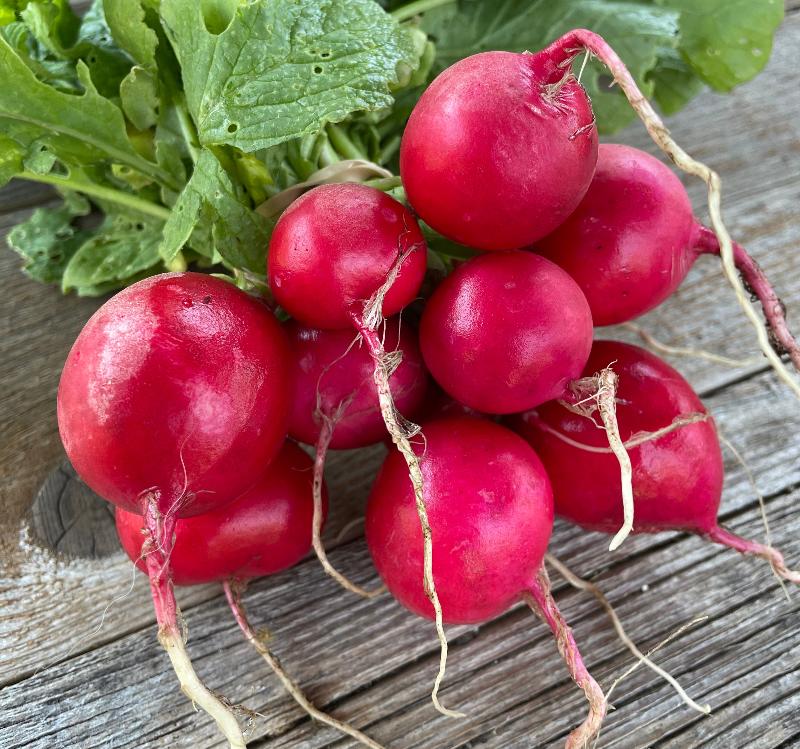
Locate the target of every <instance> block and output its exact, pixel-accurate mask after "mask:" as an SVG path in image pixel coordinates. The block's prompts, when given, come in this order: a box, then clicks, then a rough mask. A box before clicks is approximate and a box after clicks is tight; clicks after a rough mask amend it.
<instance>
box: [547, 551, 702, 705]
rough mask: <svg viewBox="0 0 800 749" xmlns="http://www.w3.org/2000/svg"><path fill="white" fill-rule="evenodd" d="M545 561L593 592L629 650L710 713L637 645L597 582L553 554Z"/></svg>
mask: <svg viewBox="0 0 800 749" xmlns="http://www.w3.org/2000/svg"><path fill="white" fill-rule="evenodd" d="M544 558H545V561H546V562H547V563H548V564H549V565H550V566H551V567H553V568H555V569H556V571H557V572H558V574H559V575H561V577H563V578H564V579H565V580H566V581H567V582H568V583H569V584H570V585H571V586H572V587H573V588H577V589H578V590H584V591H587V592H588V593H591V594H592V595H593V596H594V597H595V598H596V599H597V602H598V603H599V604H600V605H601V606H602V607H603V610H604V611H605V612H606V614H607V615H608V618H609V619H610V620H611V624H612V625H613V627H614V631H615V632H616V633H617V636H618V637H619V639H620V640H621V642H622V643H623V645H625V647H626V648H628V650H630V652H631V653H632V654H633V656H634V657H635V658H638V659H639V661H641V662H642V663H644V665H645V666H647V667H648V668H649V669H650V670H651V671H653V672H654V673H656V674H658V675H659V676H660V677H661V678H662V679H664V681H666V682H667V683H668V684H670V685H671V686H672V688H673V689H674V690H675V691H676V692H677V693H678V695H679V696H680V698H681V699H682V700H683V701H684V702H685V703H686V704H687V705H688V706H689V707H691V708H692V709H693V710H697V712H699V713H703V714H704V715H708V714H709V713H710V712H711V705H708V704H706V705H699V704H698V703H697V702H695V701H694V700H693V699H692V698H691V697H690V696H689V695H688V694H687V693H686V691H685V690H684V688H683V687H682V686H681V685H680V684H679V683H678V682H677V680H676V679H675V678H674V677H673V676H671V675H670V674H669V673H668V672H667V671H665V670H664V669H663V668H661V666H658V665H656V664H655V663H653V661H651V660H650V659H649V658H648V657H647V656H646V655H645V654H644V653H642V651H641V650H639V648H638V647H637V646H636V643H635V642H634V641H633V640H631V638H630V637H629V636H628V633H627V632H625V629H624V628H623V626H622V622H621V621H620V620H619V617H618V616H617V612H616V611H614V607H613V606H612V605H611V603H610V602H609V600H608V599H607V598H606V596H605V594H604V593H603V591H602V590H600V588H599V587H598V586H597V585H595V583H593V582H590V581H589V580H585V579H584V578H582V577H578V575H576V574H575V573H574V572H572V570H570V569H569V567H567V566H566V565H565V564H564V563H563V562H561V561H560V560H559V559H557V558H556V557H554V556H553V555H552V554H545V557H544Z"/></svg>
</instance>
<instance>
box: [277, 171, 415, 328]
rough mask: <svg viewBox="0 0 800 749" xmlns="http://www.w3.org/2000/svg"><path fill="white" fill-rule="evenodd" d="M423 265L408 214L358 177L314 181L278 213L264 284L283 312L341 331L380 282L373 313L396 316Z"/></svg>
mask: <svg viewBox="0 0 800 749" xmlns="http://www.w3.org/2000/svg"><path fill="white" fill-rule="evenodd" d="M426 265H427V258H426V250H425V240H424V239H423V236H422V232H421V231H420V229H419V226H418V224H417V222H416V220H415V218H414V216H413V214H412V213H411V212H410V211H409V210H408V209H407V208H406V207H405V206H404V205H403V204H402V203H399V202H398V201H396V200H395V199H394V198H392V197H391V196H390V195H387V194H386V193H384V192H381V191H380V190H376V189H375V188H372V187H367V186H365V185H361V184H355V183H344V184H331V185H320V186H319V187H315V188H314V189H313V190H309V191H308V192H307V193H305V195H303V196H302V197H300V198H298V199H297V200H296V201H294V203H292V204H291V205H290V206H289V207H288V208H287V209H286V211H284V213H283V214H282V215H281V217H280V219H279V220H278V223H277V225H276V226H275V231H274V232H273V233H272V238H271V239H270V243H269V257H268V272H269V283H270V288H271V289H272V293H273V294H274V296H275V300H276V301H277V302H278V304H280V305H281V306H282V307H283V308H284V309H286V310H287V311H288V312H289V314H290V315H291V316H292V317H294V318H296V319H297V320H299V321H300V322H302V323H303V324H304V325H309V326H311V327H314V328H323V329H334V330H344V329H348V328H352V327H354V322H353V317H354V316H356V317H359V318H361V317H363V308H364V303H365V302H366V301H367V300H368V299H370V297H372V296H373V295H374V294H375V293H376V292H377V291H378V290H379V289H381V287H382V286H383V285H384V284H385V283H386V280H387V278H388V276H389V275H390V273H393V274H394V276H395V277H394V279H393V282H392V283H391V284H390V285H389V286H388V287H387V288H386V289H385V290H384V292H383V299H382V305H381V306H380V308H379V309H378V312H382V314H383V315H384V316H386V317H388V316H390V315H394V314H396V313H397V312H399V311H400V310H401V309H403V307H405V306H406V305H407V304H408V303H409V302H411V301H412V300H413V299H414V297H416V295H417V292H418V291H419V287H420V286H421V284H422V280H423V278H424V276H425V268H426Z"/></svg>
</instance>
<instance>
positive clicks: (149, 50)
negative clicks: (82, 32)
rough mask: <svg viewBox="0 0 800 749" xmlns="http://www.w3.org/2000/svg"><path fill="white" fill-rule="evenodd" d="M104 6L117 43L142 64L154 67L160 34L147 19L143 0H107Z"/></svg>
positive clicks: (107, 20)
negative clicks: (151, 26) (158, 34)
mask: <svg viewBox="0 0 800 749" xmlns="http://www.w3.org/2000/svg"><path fill="white" fill-rule="evenodd" d="M103 7H104V10H105V17H106V22H107V23H108V26H109V29H110V30H111V35H112V36H113V37H114V39H115V40H116V42H117V44H119V46H120V47H121V48H122V49H124V50H125V51H126V52H127V53H128V54H129V55H130V56H131V57H132V58H133V59H134V60H136V62H138V63H139V64H140V65H143V66H144V67H149V68H152V67H154V66H155V61H156V47H158V36H157V34H156V32H155V31H154V30H153V29H152V28H150V26H149V25H148V24H147V22H146V20H145V9H144V7H143V6H142V3H141V0H105V2H104V6H103Z"/></svg>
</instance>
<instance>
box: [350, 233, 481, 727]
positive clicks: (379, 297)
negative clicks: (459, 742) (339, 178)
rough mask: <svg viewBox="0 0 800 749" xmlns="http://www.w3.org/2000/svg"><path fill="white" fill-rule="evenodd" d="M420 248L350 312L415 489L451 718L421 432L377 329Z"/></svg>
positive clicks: (436, 692) (427, 589) (440, 677)
mask: <svg viewBox="0 0 800 749" xmlns="http://www.w3.org/2000/svg"><path fill="white" fill-rule="evenodd" d="M421 249H422V248H420V247H417V246H412V247H410V248H409V249H407V250H405V251H403V252H400V253H398V256H397V259H396V260H395V262H394V264H393V265H392V267H391V269H390V270H389V273H388V274H387V277H386V281H384V283H383V284H382V285H381V287H380V288H379V289H378V290H377V291H376V292H375V293H374V294H373V295H372V297H370V299H368V300H367V301H366V303H365V304H364V310H363V314H362V315H361V316H359V315H357V314H353V323H354V324H355V326H356V328H357V330H358V332H359V333H360V334H361V337H362V339H363V340H364V343H365V344H366V346H367V349H368V350H369V353H370V356H372V360H373V362H374V363H375V367H374V370H373V376H374V380H375V387H376V388H377V390H378V401H379V403H380V408H381V415H382V416H383V421H384V423H385V424H386V429H387V431H388V432H389V435H390V436H391V438H392V442H394V444H395V446H396V447H397V449H398V450H399V451H400V453H401V454H402V456H403V458H404V459H405V461H406V465H407V466H408V476H409V479H410V480H411V485H412V487H413V488H414V501H415V503H416V507H417V514H418V515H419V522H420V526H421V528H422V542H423V572H422V578H423V579H422V584H423V588H424V590H425V595H426V596H427V597H428V600H429V601H430V602H431V605H432V606H433V611H434V617H435V622H436V636H437V637H438V639H439V646H440V655H439V671H438V672H437V674H436V679H435V681H434V683H433V689H432V691H431V700H432V701H433V705H434V707H435V708H436V709H437V710H438V711H439V712H440V713H442V714H443V715H446V716H448V717H450V718H463V717H465V716H464V713H460V712H456V711H454V710H450V709H448V708H446V707H445V706H444V705H442V704H441V702H440V701H439V688H440V686H441V684H442V680H443V679H444V675H445V669H446V667H447V635H446V634H445V631H444V620H443V616H442V605H441V603H440V602H439V596H438V594H437V593H436V584H435V582H434V580H433V539H432V534H431V526H430V522H429V521H428V511H427V509H426V507H425V495H424V486H423V485H424V482H423V478H422V470H421V469H420V465H419V458H418V457H417V455H416V453H415V452H414V449H413V448H412V446H411V442H410V440H411V438H413V437H415V436H416V435H418V434H421V430H420V428H419V426H418V425H417V424H414V423H412V422H410V421H409V420H408V419H406V418H405V417H404V416H403V415H402V414H400V413H399V412H398V410H397V408H396V407H395V405H394V398H393V397H392V389H391V387H390V386H389V378H390V377H391V376H392V372H393V371H394V369H395V368H396V367H397V365H398V364H399V360H398V359H397V357H396V356H395V355H394V353H395V352H388V353H387V352H386V351H385V350H384V348H383V342H382V340H381V337H380V335H378V330H379V328H380V326H381V325H382V324H383V321H384V318H383V300H384V298H385V296H386V294H387V292H388V291H389V289H390V288H391V287H392V284H394V282H395V280H396V279H397V276H398V275H399V274H400V268H401V267H402V265H403V262H404V261H405V259H406V258H407V257H408V256H409V254H410V253H412V252H415V251H420V250H421Z"/></svg>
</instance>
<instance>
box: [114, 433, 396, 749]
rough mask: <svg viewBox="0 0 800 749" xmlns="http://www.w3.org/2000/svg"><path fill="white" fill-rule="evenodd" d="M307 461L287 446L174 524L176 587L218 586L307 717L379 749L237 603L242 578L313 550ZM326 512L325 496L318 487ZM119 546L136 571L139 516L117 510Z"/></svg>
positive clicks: (268, 571) (141, 534)
mask: <svg viewBox="0 0 800 749" xmlns="http://www.w3.org/2000/svg"><path fill="white" fill-rule="evenodd" d="M311 463H312V461H311V458H309V456H308V455H306V453H304V452H303V451H302V450H301V449H300V448H299V447H298V446H297V445H296V444H294V443H293V442H290V441H286V442H284V444H283V447H282V448H281V451H280V452H279V453H278V455H277V457H276V458H275V459H274V460H273V461H272V463H271V464H270V465H269V467H268V468H267V470H266V473H264V474H263V475H262V477H261V479H260V480H259V481H258V483H257V484H256V485H255V486H253V487H251V488H250V489H248V491H246V492H245V493H244V494H243V495H242V496H240V497H237V498H236V499H235V500H234V501H233V502H230V503H229V504H227V505H226V506H225V507H223V508H221V509H219V510H216V511H214V512H208V513H206V514H204V515H195V516H193V517H190V518H181V519H180V520H178V521H177V522H176V523H175V544H174V547H173V549H172V554H171V556H170V565H171V567H172V571H173V573H174V575H173V581H174V583H175V584H177V585H198V584H200V583H211V582H221V583H222V587H223V590H224V592H225V597H226V599H227V601H228V604H229V606H230V609H231V613H232V614H233V617H234V619H235V621H236V623H237V624H238V625H239V628H240V629H241V630H242V633H243V634H244V636H245V638H246V639H247V640H248V642H250V643H251V644H252V645H253V647H254V648H255V649H256V651H257V652H258V653H259V654H260V655H261V657H262V658H263V659H264V660H265V661H266V662H267V664H268V665H269V667H270V668H271V669H272V670H273V671H274V672H275V675H276V676H277V677H278V679H280V681H281V683H282V684H283V686H284V688H285V689H286V691H287V692H288V693H289V694H290V695H291V696H292V698H293V699H294V700H295V701H296V702H297V703H298V704H299V705H300V707H301V708H303V710H305V711H306V712H307V713H308V714H309V715H310V716H311V717H312V718H315V719H316V720H319V721H320V722H322V723H325V724H327V725H329V726H332V727H333V728H336V729H337V730H339V731H342V732H343V733H345V734H347V735H349V736H352V737H353V738H355V739H357V740H358V741H359V743H361V744H362V745H363V746H366V747H370V749H381V747H380V745H379V744H377V743H376V742H374V741H372V739H370V738H369V737H368V736H365V735H364V734H363V733H361V731H358V730H357V729H355V728H353V727H352V726H350V725H348V724H347V723H344V722H342V721H340V720H337V719H336V718H333V717H332V716H330V715H328V714H327V713H324V712H322V711H321V710H319V709H318V708H317V707H316V706H315V705H314V704H313V703H312V702H311V701H310V700H309V699H308V698H307V697H306V696H305V694H304V693H303V690H302V689H301V687H300V686H299V685H298V684H297V683H296V682H295V681H294V680H293V679H292V678H291V677H290V676H289V674H287V673H286V671H285V670H284V669H283V666H282V665H281V663H280V661H279V660H278V659H277V658H276V657H275V656H274V655H273V653H272V651H271V650H270V648H269V646H268V643H267V642H266V641H265V638H264V637H263V635H260V634H259V633H258V632H257V631H256V629H254V628H253V626H252V625H251V624H250V622H249V620H248V617H247V613H246V611H245V608H244V604H243V602H242V593H243V592H244V587H245V585H246V583H247V581H249V580H251V579H254V578H257V577H263V576H266V575H271V574H274V573H276V572H280V571H282V570H285V569H288V568H289V567H292V566H293V565H295V564H296V563H297V562H299V561H300V560H301V559H302V558H303V557H304V556H305V555H306V554H307V553H308V550H309V548H310V547H311V515H312V511H313V508H312V499H311V483H312V477H311ZM322 493H323V499H324V505H325V510H326V511H327V492H326V490H325V488H324V487H323V488H322ZM116 521H117V533H118V534H119V538H120V541H121V542H122V547H123V548H124V549H125V552H126V553H127V554H128V556H129V557H130V558H131V560H132V561H133V562H134V563H135V564H136V566H137V567H139V568H140V569H145V564H144V563H143V561H142V551H143V545H144V542H145V538H146V529H145V528H144V522H143V518H142V517H141V516H140V515H136V514H134V513H130V512H127V511H125V510H122V509H119V508H118V509H117V513H116Z"/></svg>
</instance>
